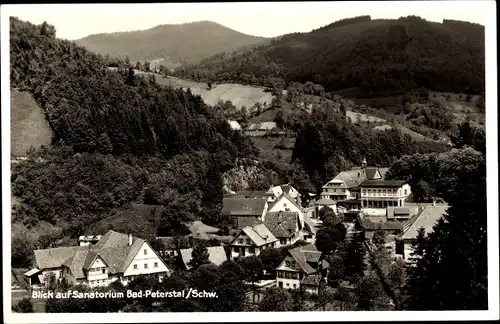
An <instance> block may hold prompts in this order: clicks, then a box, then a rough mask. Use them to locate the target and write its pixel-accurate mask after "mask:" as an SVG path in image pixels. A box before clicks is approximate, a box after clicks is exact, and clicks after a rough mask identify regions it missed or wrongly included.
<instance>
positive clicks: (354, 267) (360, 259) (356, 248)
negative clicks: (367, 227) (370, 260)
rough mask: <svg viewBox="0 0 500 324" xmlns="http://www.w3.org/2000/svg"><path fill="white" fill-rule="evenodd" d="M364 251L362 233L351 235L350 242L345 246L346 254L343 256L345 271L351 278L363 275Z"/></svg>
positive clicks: (364, 266)
mask: <svg viewBox="0 0 500 324" xmlns="http://www.w3.org/2000/svg"><path fill="white" fill-rule="evenodd" d="M365 253H366V252H365V248H364V246H363V239H362V233H361V232H358V233H356V234H355V235H354V236H353V238H352V240H351V242H350V243H349V245H348V246H347V254H346V258H345V269H346V273H347V274H348V276H350V277H351V279H352V278H353V277H354V276H360V275H363V271H364V270H365V268H366V264H365V261H364V258H365Z"/></svg>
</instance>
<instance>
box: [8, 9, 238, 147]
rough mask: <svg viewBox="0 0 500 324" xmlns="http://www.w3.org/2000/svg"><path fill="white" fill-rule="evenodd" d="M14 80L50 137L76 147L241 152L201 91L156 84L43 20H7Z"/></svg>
mask: <svg viewBox="0 0 500 324" xmlns="http://www.w3.org/2000/svg"><path fill="white" fill-rule="evenodd" d="M10 28H11V32H10V33H11V34H10V42H11V47H10V57H11V85H12V86H13V87H17V88H19V90H28V91H29V92H31V93H33V95H34V98H35V100H37V102H39V103H40V105H41V107H42V109H43V110H44V112H45V115H46V118H47V119H48V122H49V124H50V126H51V128H52V129H53V131H54V138H53V142H54V143H58V144H64V145H67V146H70V147H72V148H73V149H74V150H75V151H77V152H90V153H93V152H100V153H115V154H125V153H129V154H133V155H144V154H147V155H155V154H159V155H162V156H163V157H171V156H174V155H176V154H178V153H185V152H189V151H190V150H198V149H206V150H209V151H212V152H214V151H216V150H222V149H226V150H228V151H229V152H230V153H231V154H233V155H237V154H245V153H241V152H244V151H245V150H244V149H243V147H241V145H240V146H239V144H241V143H243V142H242V141H243V140H242V139H241V138H240V137H239V134H237V133H236V132H233V131H232V130H231V128H230V127H229V126H228V124H227V122H226V120H225V119H224V118H222V116H218V115H215V114H214V113H213V112H212V111H211V110H210V107H208V106H207V105H205V104H204V103H203V101H202V99H201V98H200V97H199V96H193V95H191V93H190V92H185V91H182V90H180V89H177V90H175V89H173V88H170V87H164V86H160V85H157V84H155V82H154V78H152V79H144V78H138V77H136V76H134V75H133V71H132V70H131V69H130V70H126V69H123V70H122V71H121V72H119V73H116V72H112V71H110V70H109V69H107V67H106V65H105V63H104V60H103V59H102V57H101V56H99V55H97V54H93V53H90V52H89V51H88V50H86V49H85V48H83V47H81V46H78V45H76V44H75V43H74V42H70V41H66V40H59V39H56V38H55V37H54V35H55V30H54V29H53V27H52V26H50V25H48V24H44V25H40V26H35V25H32V24H30V23H26V22H22V21H20V20H18V19H16V18H11V21H10Z"/></svg>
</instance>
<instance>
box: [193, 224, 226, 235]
mask: <svg viewBox="0 0 500 324" xmlns="http://www.w3.org/2000/svg"><path fill="white" fill-rule="evenodd" d="M187 227H188V229H189V231H190V232H191V234H192V235H193V236H196V235H197V234H199V233H203V234H215V233H218V232H219V229H218V228H216V227H213V226H209V225H206V224H203V222H201V221H194V222H191V223H189V224H187Z"/></svg>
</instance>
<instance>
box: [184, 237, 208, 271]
mask: <svg viewBox="0 0 500 324" xmlns="http://www.w3.org/2000/svg"><path fill="white" fill-rule="evenodd" d="M206 263H210V260H209V254H208V249H207V248H206V246H205V245H204V244H202V243H198V244H196V245H195V246H194V248H193V252H192V254H191V261H189V265H190V266H191V267H192V268H193V270H196V269H198V268H199V267H200V266H201V265H203V264H206Z"/></svg>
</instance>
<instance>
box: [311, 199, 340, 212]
mask: <svg viewBox="0 0 500 324" xmlns="http://www.w3.org/2000/svg"><path fill="white" fill-rule="evenodd" d="M314 205H315V206H316V208H317V209H318V211H320V210H321V209H323V207H328V208H331V209H333V210H335V201H333V200H331V199H330V198H321V199H320V200H317V201H316V202H315V203H314Z"/></svg>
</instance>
